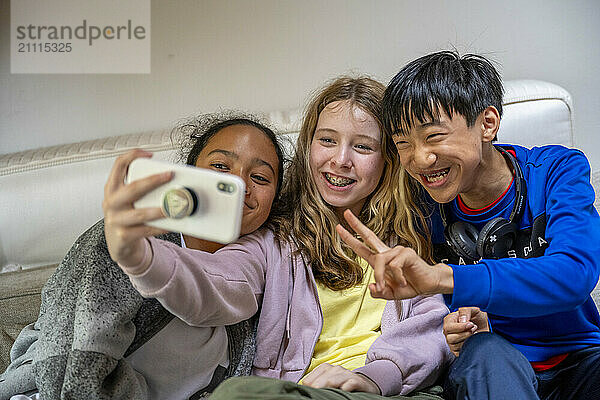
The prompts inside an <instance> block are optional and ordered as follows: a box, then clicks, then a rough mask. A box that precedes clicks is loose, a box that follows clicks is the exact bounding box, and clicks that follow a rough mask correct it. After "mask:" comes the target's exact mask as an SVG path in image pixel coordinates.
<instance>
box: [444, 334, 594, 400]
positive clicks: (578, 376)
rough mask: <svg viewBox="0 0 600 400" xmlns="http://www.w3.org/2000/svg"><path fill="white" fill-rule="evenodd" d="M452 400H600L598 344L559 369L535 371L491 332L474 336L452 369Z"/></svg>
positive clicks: (449, 384) (576, 353) (448, 391)
mask: <svg viewBox="0 0 600 400" xmlns="http://www.w3.org/2000/svg"><path fill="white" fill-rule="evenodd" d="M444 389H445V390H444V394H445V396H446V397H447V398H448V399H457V400H462V399H470V400H475V399H476V400H483V399H498V400H499V399H507V400H508V399H510V400H515V399H518V400H527V399H541V400H570V399H573V400H575V399H577V400H586V399H590V400H596V399H600V346H591V347H588V348H585V349H582V350H578V351H574V352H571V353H570V354H569V356H568V357H567V358H565V359H564V360H563V361H562V362H561V363H560V364H558V365H557V366H555V367H553V368H551V369H549V370H546V371H542V372H535V371H534V370H533V368H532V367H531V364H530V363H529V361H527V359H526V358H525V356H524V355H523V354H522V353H521V352H520V351H518V350H517V349H516V348H515V347H514V346H513V345H511V344H510V343H509V342H508V341H507V340H505V339H504V338H502V337H500V336H498V335H495V334H493V333H488V332H485V333H478V334H477V335H474V336H472V337H470V338H469V339H468V340H467V341H466V342H465V344H464V345H463V348H462V350H461V352H460V356H459V357H458V359H456V361H455V362H454V363H453V364H452V366H451V367H450V370H449V372H448V376H447V379H446V382H445V384H444Z"/></svg>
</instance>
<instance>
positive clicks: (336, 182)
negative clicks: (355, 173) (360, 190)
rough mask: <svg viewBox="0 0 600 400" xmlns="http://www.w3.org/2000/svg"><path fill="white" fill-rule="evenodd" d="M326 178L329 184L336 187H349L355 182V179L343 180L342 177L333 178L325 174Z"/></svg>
mask: <svg viewBox="0 0 600 400" xmlns="http://www.w3.org/2000/svg"><path fill="white" fill-rule="evenodd" d="M325 178H327V181H328V182H329V183H331V184H332V185H335V186H347V185H349V184H351V183H352V182H354V179H350V178H342V177H338V176H333V175H330V174H325Z"/></svg>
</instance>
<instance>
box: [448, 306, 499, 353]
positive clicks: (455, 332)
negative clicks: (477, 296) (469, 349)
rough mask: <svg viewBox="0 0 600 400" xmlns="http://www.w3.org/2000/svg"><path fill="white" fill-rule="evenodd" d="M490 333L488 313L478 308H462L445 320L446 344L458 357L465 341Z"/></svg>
mask: <svg viewBox="0 0 600 400" xmlns="http://www.w3.org/2000/svg"><path fill="white" fill-rule="evenodd" d="M489 331H490V325H489V322H488V318H487V313H486V312H484V311H481V310H480V309H479V308H478V307H461V308H459V309H458V311H455V312H453V313H450V314H448V315H446V317H445V318H444V336H445V337H446V343H448V347H449V348H450V351H452V353H453V354H454V355H455V356H457V357H458V355H459V353H460V350H461V349H462V346H463V344H464V342H465V340H467V339H468V338H470V337H471V336H473V335H474V334H476V333H479V332H489Z"/></svg>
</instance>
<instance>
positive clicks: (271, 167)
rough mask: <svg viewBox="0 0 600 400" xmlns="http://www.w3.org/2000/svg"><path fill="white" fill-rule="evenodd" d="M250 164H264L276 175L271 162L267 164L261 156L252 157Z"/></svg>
mask: <svg viewBox="0 0 600 400" xmlns="http://www.w3.org/2000/svg"><path fill="white" fill-rule="evenodd" d="M252 165H259V166H263V165H264V166H266V167H268V168H269V169H270V170H271V172H273V175H277V174H276V173H275V169H274V168H273V166H272V165H271V164H269V163H268V162H267V161H265V160H263V159H262V158H258V157H257V158H255V159H253V160H252Z"/></svg>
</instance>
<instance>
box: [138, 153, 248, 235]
mask: <svg viewBox="0 0 600 400" xmlns="http://www.w3.org/2000/svg"><path fill="white" fill-rule="evenodd" d="M166 171H173V173H174V174H173V178H172V179H171V181H170V182H168V183H166V184H164V185H162V186H159V187H158V188H156V189H154V190H152V191H150V192H149V193H147V194H146V195H144V196H143V197H142V198H140V199H139V200H137V201H136V202H135V203H134V208H145V207H160V208H162V210H163V214H164V215H165V218H161V219H158V220H154V221H150V222H146V225H150V226H153V227H157V228H161V229H165V230H169V231H172V232H181V233H184V234H186V235H191V236H195V237H197V238H200V239H205V240H210V241H213V242H219V243H230V242H233V241H235V240H236V239H237V238H238V237H239V234H240V227H241V222H242V212H243V207H244V196H245V184H244V181H243V180H242V179H240V178H239V177H237V176H235V175H232V174H224V173H221V172H216V171H212V170H209V169H204V168H196V167H191V166H187V165H177V164H171V163H167V162H164V161H157V160H152V159H150V158H137V159H135V160H133V161H132V162H131V164H130V165H129V169H128V172H127V178H126V182H127V183H130V182H133V181H134V180H137V179H141V178H144V177H147V176H150V175H154V174H158V173H161V172H166Z"/></svg>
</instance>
